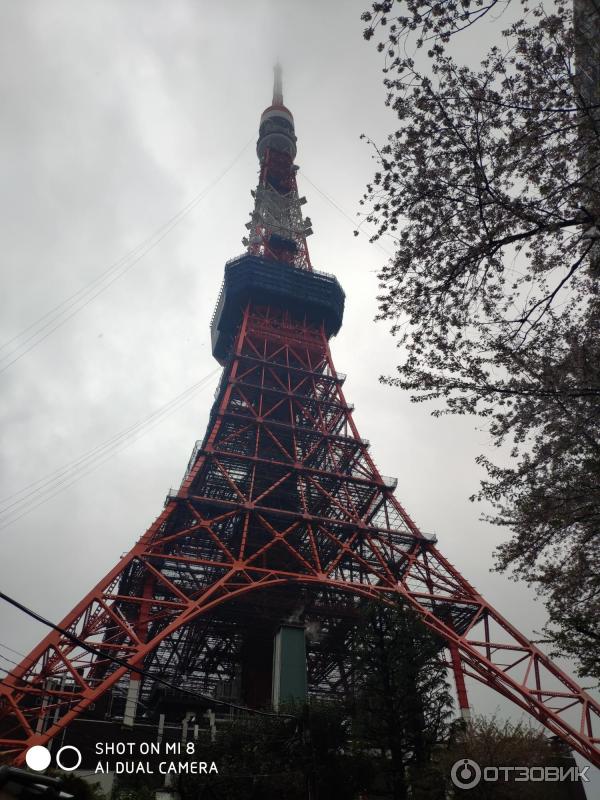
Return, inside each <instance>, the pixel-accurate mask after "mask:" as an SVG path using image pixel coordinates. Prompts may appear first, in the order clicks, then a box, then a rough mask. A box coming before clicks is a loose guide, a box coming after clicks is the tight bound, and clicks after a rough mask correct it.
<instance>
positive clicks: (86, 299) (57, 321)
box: [0, 139, 253, 374]
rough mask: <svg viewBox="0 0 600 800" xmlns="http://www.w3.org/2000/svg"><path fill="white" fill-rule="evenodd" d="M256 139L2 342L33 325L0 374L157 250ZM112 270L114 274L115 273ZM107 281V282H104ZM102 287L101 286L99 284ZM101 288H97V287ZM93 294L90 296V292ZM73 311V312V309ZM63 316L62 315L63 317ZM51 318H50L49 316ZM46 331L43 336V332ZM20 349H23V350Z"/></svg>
mask: <svg viewBox="0 0 600 800" xmlns="http://www.w3.org/2000/svg"><path fill="white" fill-rule="evenodd" d="M252 141H253V139H250V140H248V142H246V144H245V145H244V147H243V148H242V149H241V150H240V152H239V153H238V154H237V155H236V157H235V158H234V159H233V161H231V163H230V164H229V165H228V166H227V167H226V168H225V169H224V170H223V171H222V172H221V173H220V174H219V175H218V176H217V177H216V178H215V179H214V180H213V181H212V182H211V183H209V184H208V186H206V187H205V188H204V189H202V191H201V192H199V193H198V194H197V195H195V196H194V197H193V198H192V200H190V201H189V202H188V203H187V205H185V206H184V207H183V208H182V209H180V210H179V211H178V212H177V213H176V214H174V215H173V216H172V217H171V218H170V219H169V220H167V222H165V223H164V224H163V225H161V226H160V227H159V228H158V229H157V230H156V231H155V232H154V233H153V234H151V235H150V236H149V237H147V238H146V239H145V240H144V241H143V242H141V243H140V244H139V245H137V246H136V247H135V248H133V250H130V251H129V253H127V254H126V255H125V256H123V258H121V259H119V260H118V261H116V262H115V263H113V264H112V265H111V266H110V267H108V269H106V270H105V271H104V272H102V273H101V274H100V275H98V276H97V277H96V278H94V279H93V280H92V281H90V282H89V283H88V284H86V285H85V286H83V287H82V288H81V289H79V290H78V291H77V292H75V293H74V294H72V295H70V296H69V297H67V298H66V299H65V300H63V301H62V302H61V303H59V304H58V305H56V306H55V307H54V308H53V309H51V310H50V311H48V312H46V314H44V315H43V316H42V317H40V318H39V319H37V320H36V321H35V322H33V323H31V324H30V325H28V326H27V327H26V328H24V329H23V330H22V331H20V333H18V334H16V335H15V336H13V337H12V339H9V340H8V341H6V342H5V343H4V344H3V345H1V346H0V349H3V348H5V347H8V346H9V345H11V344H13V343H14V342H16V341H17V340H18V339H21V337H22V336H24V335H25V334H26V333H28V332H29V331H30V330H32V329H36V328H37V329H36V330H33V332H32V333H30V334H29V336H27V337H26V338H25V339H23V340H22V341H21V342H20V343H18V344H17V345H16V346H15V347H14V348H13V349H12V350H11V351H10V352H8V353H6V354H5V355H4V356H0V361H6V360H7V359H11V357H12V356H14V358H12V360H9V361H7V363H5V364H4V365H3V366H2V367H0V374H1V373H3V372H5V371H6V370H7V369H8V368H9V367H10V366H12V364H14V363H16V362H17V361H19V359H21V358H23V356H24V355H26V354H27V353H29V352H30V351H31V350H33V348H34V347H37V346H38V344H40V343H41V342H43V341H44V340H45V339H47V338H48V336H50V335H51V334H52V333H54V331H56V330H57V329H58V328H60V327H62V326H63V325H64V324H65V323H66V322H68V321H69V320H70V319H71V318H72V317H74V316H75V315H76V314H78V313H79V312H80V311H82V310H83V309H84V308H85V307H86V306H87V305H89V304H90V303H91V302H92V300H94V299H95V298H96V297H98V295H100V294H102V293H103V292H104V291H106V289H108V288H109V287H110V286H111V285H112V284H113V283H115V281H117V280H119V278H122V277H123V275H125V274H126V273H127V272H129V270H130V269H132V268H133V267H134V266H135V265H136V264H137V263H138V262H139V261H140V260H141V259H142V258H143V257H144V256H145V255H147V254H148V253H149V252H150V251H151V250H153V249H154V248H155V247H156V246H157V245H158V244H159V243H160V242H161V241H162V240H163V239H164V238H165V237H166V236H167V235H168V234H169V233H170V232H171V231H172V230H173V228H175V227H176V226H177V225H178V224H179V223H180V222H181V221H182V220H183V219H184V218H185V217H186V216H187V215H188V214H189V213H190V212H191V211H192V210H193V209H194V208H195V207H196V206H197V205H198V204H199V203H200V202H201V201H202V200H203V199H204V198H205V197H206V195H207V194H208V193H209V192H210V191H211V190H212V189H213V188H214V187H215V186H216V185H217V184H218V183H220V181H221V180H222V179H223V178H224V177H225V176H226V175H227V173H228V172H230V171H231V169H232V168H233V167H234V166H235V164H236V163H237V162H238V161H239V160H240V158H241V157H242V155H243V154H244V152H245V151H246V149H247V148H248V146H249V144H250V143H251V142H252ZM111 273H114V274H112V276H111ZM102 284H103V285H102ZM97 287H99V288H97ZM96 289H97V291H96ZM88 295H89V296H88ZM69 312H70V313H69ZM61 317H62V319H61ZM48 318H49V319H48ZM46 319H48V321H47V322H45V323H44V324H43V325H41V326H40V327H37V326H38V325H39V324H40V323H42V322H44V320H46ZM44 331H46V333H44V334H43V335H42V336H40V334H42V333H43V332H44ZM29 342H31V344H30V345H29V347H26V348H25V349H24V350H22V348H23V347H24V346H25V345H26V344H28V343H29ZM19 350H22V352H20V353H19Z"/></svg>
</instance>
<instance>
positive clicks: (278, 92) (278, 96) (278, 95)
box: [273, 61, 283, 106]
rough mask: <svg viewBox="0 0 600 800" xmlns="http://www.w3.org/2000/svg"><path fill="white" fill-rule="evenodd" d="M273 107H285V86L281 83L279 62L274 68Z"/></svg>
mask: <svg viewBox="0 0 600 800" xmlns="http://www.w3.org/2000/svg"><path fill="white" fill-rule="evenodd" d="M273 73H274V74H273V105H274V106H282V105H283V86H282V83H281V64H280V63H279V61H278V62H277V63H276V64H275V66H274V67H273Z"/></svg>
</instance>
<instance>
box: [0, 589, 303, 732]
mask: <svg viewBox="0 0 600 800" xmlns="http://www.w3.org/2000/svg"><path fill="white" fill-rule="evenodd" d="M0 600H4V601H5V602H6V603H9V604H10V605H11V606H14V607H15V608H17V609H19V611H22V612H23V613H24V614H27V616H29V617H31V618H32V619H35V620H36V621H37V622H41V623H42V625H46V626H47V627H48V628H52V630H55V631H57V632H58V633H60V634H61V635H62V636H64V637H65V638H66V639H68V640H69V641H70V642H73V644H76V645H77V646H78V647H81V649H82V650H85V651H86V652H88V653H91V654H92V655H95V656H98V657H99V658H101V659H102V660H104V661H111V662H113V663H114V664H117V665H118V666H120V667H125V668H126V669H127V670H128V671H129V672H135V673H136V674H138V675H140V676H142V677H143V678H148V680H150V681H153V682H154V683H160V684H161V685H163V686H166V687H168V688H169V689H174V690H175V691H177V692H183V693H184V694H189V695H190V696H192V697H195V698H197V699H198V700H204V701H209V702H210V703H216V704H217V705H223V706H227V707H228V708H236V709H238V710H239V711H245V712H247V713H250V714H259V715H260V716H264V717H278V718H282V717H287V718H289V719H296V717H295V716H294V715H293V714H273V713H272V712H271V711H262V710H261V709H258V708H249V707H248V706H242V705H239V704H237V703H231V702H229V701H228V700H218V699H217V698H216V697H211V695H209V694H202V693H201V692H195V691H193V690H192V689H186V688H185V687H184V686H177V685H176V684H174V683H171V682H170V681H167V680H165V679H164V678H161V677H160V676H159V675H153V674H152V673H150V672H147V671H146V670H144V669H141V668H140V667H136V666H133V665H132V664H129V663H128V662H127V661H125V660H124V659H122V658H118V657H117V656H111V655H109V654H108V653H105V652H103V651H102V650H100V649H98V648H97V647H93V646H92V645H89V644H88V643H87V642H84V641H83V639H80V638H79V637H78V636H75V634H73V633H71V632H70V631H68V630H66V628H62V627H61V626H60V625H56V624H55V623H54V622H50V620H48V619H46V618H45V617H42V616H41V614H38V613H37V612H36V611H33V610H32V609H31V608H28V607H27V606H25V605H23V604H22V603H20V602H19V601H18V600H15V599H14V598H13V597H10V596H9V595H7V594H4V592H0ZM11 688H15V689H16V688H17V687H11Z"/></svg>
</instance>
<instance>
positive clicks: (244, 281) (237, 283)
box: [210, 255, 346, 364]
mask: <svg viewBox="0 0 600 800" xmlns="http://www.w3.org/2000/svg"><path fill="white" fill-rule="evenodd" d="M345 298H346V295H345V294H344V290H343V289H342V287H341V286H340V284H339V282H338V280H337V278H335V277H334V276H333V275H328V274H327V273H325V272H316V271H314V270H313V271H309V270H305V269H298V267H294V266H290V265H289V264H285V263H283V262H279V261H271V260H266V259H262V258H260V257H258V256H254V255H243V256H238V257H237V258H234V259H232V260H231V261H228V262H227V264H226V265H225V278H224V280H223V285H222V287H221V292H220V294H219V299H218V300H217V306H216V308H215V312H214V314H213V317H212V320H211V326H210V328H211V339H212V352H213V355H214V357H215V358H216V359H217V361H218V362H219V363H220V364H223V363H224V362H225V360H226V358H227V354H228V352H229V350H230V348H231V345H232V342H233V339H234V337H235V334H236V332H237V330H238V328H239V325H240V321H241V318H242V314H243V312H244V309H245V307H246V306H247V305H248V303H249V302H257V303H259V304H260V305H261V306H265V305H273V306H276V307H277V308H279V309H283V310H286V311H289V313H290V314H291V315H292V316H293V317H294V318H296V319H300V320H302V319H306V320H308V321H309V322H312V323H316V324H317V325H320V324H321V323H322V324H323V326H324V328H325V332H326V334H327V336H328V337H331V336H335V334H336V333H337V332H338V331H339V329H340V328H341V326H342V318H343V315H344V302H345Z"/></svg>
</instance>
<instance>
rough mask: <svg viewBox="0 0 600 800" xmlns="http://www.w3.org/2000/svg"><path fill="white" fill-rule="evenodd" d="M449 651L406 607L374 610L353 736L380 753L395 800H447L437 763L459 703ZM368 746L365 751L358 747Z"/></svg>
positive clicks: (364, 626) (359, 663)
mask: <svg viewBox="0 0 600 800" xmlns="http://www.w3.org/2000/svg"><path fill="white" fill-rule="evenodd" d="M443 647H444V643H443V642H442V641H440V640H439V639H438V638H437V637H436V636H434V635H433V634H432V633H431V632H430V631H429V630H428V629H427V628H425V626H424V625H423V624H422V622H421V621H420V620H419V619H418V618H417V617H416V615H415V614H414V612H412V611H411V610H410V609H409V608H407V607H406V606H404V605H400V606H395V607H389V606H384V605H381V604H376V603H372V604H369V605H368V606H367V607H366V609H365V610H364V612H363V614H362V619H361V622H360V624H359V626H358V629H357V636H356V640H355V642H354V644H353V650H354V652H355V658H356V662H355V663H356V674H357V691H356V701H355V706H354V709H353V719H354V726H353V727H354V731H353V736H354V737H355V741H356V742H357V746H360V747H361V748H362V749H363V750H366V751H369V752H371V753H375V754H376V753H379V754H380V757H379V759H378V767H379V769H378V772H379V773H380V774H382V773H383V774H384V775H385V777H386V779H387V780H386V783H387V785H388V788H389V789H390V791H391V796H392V797H394V798H404V797H407V796H408V794H407V793H408V792H409V791H410V793H411V794H410V796H411V797H414V798H420V797H427V798H431V800H434V799H435V798H436V797H443V796H444V795H443V782H442V781H441V778H440V775H439V773H438V772H437V771H436V769H435V767H434V766H433V764H432V756H433V753H434V750H435V749H436V747H437V746H438V745H439V744H440V742H442V741H444V739H445V738H446V736H447V734H448V721H449V718H450V716H451V708H452V700H451V696H450V693H449V688H448V684H447V680H446V674H447V669H446V664H445V661H444V659H443ZM358 743H360V745H358Z"/></svg>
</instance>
